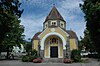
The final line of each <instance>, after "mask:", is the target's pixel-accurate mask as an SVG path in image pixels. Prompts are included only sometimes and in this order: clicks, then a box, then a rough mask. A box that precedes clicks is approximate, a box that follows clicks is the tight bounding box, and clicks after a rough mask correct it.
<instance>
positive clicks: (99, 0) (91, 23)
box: [80, 0, 100, 58]
mask: <svg viewBox="0 0 100 66" xmlns="http://www.w3.org/2000/svg"><path fill="white" fill-rule="evenodd" d="M83 1H84V4H81V5H80V7H81V9H82V11H83V12H84V14H85V20H86V29H87V30H88V31H89V36H90V39H91V41H92V42H93V44H94V45H95V47H96V48H95V50H96V51H97V52H98V56H99V58H100V48H99V47H100V0H83Z"/></svg>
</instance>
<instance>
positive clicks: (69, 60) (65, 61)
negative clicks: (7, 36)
mask: <svg viewBox="0 0 100 66" xmlns="http://www.w3.org/2000/svg"><path fill="white" fill-rule="evenodd" d="M63 63H72V60H71V59H67V58H64V60H63Z"/></svg>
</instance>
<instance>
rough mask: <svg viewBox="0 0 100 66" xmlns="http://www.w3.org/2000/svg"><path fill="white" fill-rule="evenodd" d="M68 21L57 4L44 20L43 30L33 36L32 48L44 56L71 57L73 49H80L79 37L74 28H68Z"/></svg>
mask: <svg viewBox="0 0 100 66" xmlns="http://www.w3.org/2000/svg"><path fill="white" fill-rule="evenodd" d="M66 26H68V25H67V22H66V21H65V20H64V18H63V17H62V16H61V14H60V12H59V11H58V10H57V8H56V7H55V6H53V8H52V9H51V11H50V13H49V14H48V16H47V17H46V19H45V21H44V22H43V30H42V31H41V32H37V33H36V34H35V35H34V36H33V38H32V49H36V50H37V51H38V53H39V55H40V56H41V57H42V58H65V57H66V55H67V56H68V57H69V58H70V55H71V51H72V50H73V49H78V38H77V35H76V33H75V32H74V31H73V30H66Z"/></svg>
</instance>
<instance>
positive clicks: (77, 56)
mask: <svg viewBox="0 0 100 66" xmlns="http://www.w3.org/2000/svg"><path fill="white" fill-rule="evenodd" d="M71 58H72V60H74V62H80V61H81V55H80V51H79V50H77V49H74V50H72V52H71Z"/></svg>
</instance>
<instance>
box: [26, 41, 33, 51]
mask: <svg viewBox="0 0 100 66" xmlns="http://www.w3.org/2000/svg"><path fill="white" fill-rule="evenodd" d="M25 45H26V46H25V49H26V52H30V51H31V50H32V44H31V42H28V41H26V44H25Z"/></svg>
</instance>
